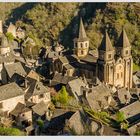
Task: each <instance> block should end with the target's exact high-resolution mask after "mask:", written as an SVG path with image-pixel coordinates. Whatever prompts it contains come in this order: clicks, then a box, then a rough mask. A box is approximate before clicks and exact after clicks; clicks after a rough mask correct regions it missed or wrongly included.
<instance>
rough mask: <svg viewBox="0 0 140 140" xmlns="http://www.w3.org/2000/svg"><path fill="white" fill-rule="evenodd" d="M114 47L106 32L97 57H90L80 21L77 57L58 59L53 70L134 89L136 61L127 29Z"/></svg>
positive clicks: (76, 45)
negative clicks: (132, 53) (134, 62)
mask: <svg viewBox="0 0 140 140" xmlns="http://www.w3.org/2000/svg"><path fill="white" fill-rule="evenodd" d="M114 46H115V47H113V46H112V43H111V41H110V38H109V36H108V33H107V32H105V36H104V37H103V39H102V42H101V45H100V46H99V47H98V57H97V56H96V55H94V54H91V53H90V51H89V39H88V38H87V36H86V32H85V29H84V26H83V22H82V19H81V20H80V27H79V33H78V38H75V39H74V54H72V55H69V56H68V55H67V56H61V57H59V58H58V59H57V60H56V61H55V62H54V70H55V71H58V72H59V73H62V74H64V75H68V76H83V75H84V76H85V77H86V78H90V79H92V78H94V77H95V76H96V77H98V78H99V79H100V81H101V82H104V83H105V84H109V85H111V86H115V87H126V88H131V87H132V72H133V69H132V68H133V59H132V55H131V45H130V43H129V40H128V37H127V35H126V32H125V30H124V29H123V31H122V33H121V35H120V38H119V40H118V42H117V43H116V44H115V45H114ZM55 71H54V72H55Z"/></svg>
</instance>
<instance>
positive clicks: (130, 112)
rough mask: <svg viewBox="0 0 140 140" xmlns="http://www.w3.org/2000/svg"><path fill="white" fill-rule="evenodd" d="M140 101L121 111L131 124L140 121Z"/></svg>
mask: <svg viewBox="0 0 140 140" xmlns="http://www.w3.org/2000/svg"><path fill="white" fill-rule="evenodd" d="M139 106H140V101H139V100H138V101H135V102H133V103H131V104H129V105H127V106H125V107H123V108H121V109H120V110H119V111H120V112H123V113H124V115H125V118H126V119H127V120H128V121H129V123H130V124H132V123H134V122H136V121H137V120H139V119H140V107H139Z"/></svg>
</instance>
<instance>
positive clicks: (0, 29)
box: [0, 20, 3, 34]
mask: <svg viewBox="0 0 140 140" xmlns="http://www.w3.org/2000/svg"><path fill="white" fill-rule="evenodd" d="M0 33H2V34H3V27H2V20H0Z"/></svg>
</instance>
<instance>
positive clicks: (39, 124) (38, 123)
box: [37, 119, 44, 128]
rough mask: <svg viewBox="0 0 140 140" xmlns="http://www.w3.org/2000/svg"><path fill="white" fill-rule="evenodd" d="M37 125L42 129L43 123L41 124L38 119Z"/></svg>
mask: <svg viewBox="0 0 140 140" xmlns="http://www.w3.org/2000/svg"><path fill="white" fill-rule="evenodd" d="M37 125H38V126H39V127H40V128H43V126H44V122H43V121H42V120H41V119H39V120H37Z"/></svg>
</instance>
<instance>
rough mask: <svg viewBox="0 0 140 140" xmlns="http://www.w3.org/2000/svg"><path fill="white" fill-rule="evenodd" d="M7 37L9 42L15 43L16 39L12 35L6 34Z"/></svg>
mask: <svg viewBox="0 0 140 140" xmlns="http://www.w3.org/2000/svg"><path fill="white" fill-rule="evenodd" d="M6 36H7V38H8V40H9V41H13V40H14V39H15V37H14V36H13V34H12V33H6Z"/></svg>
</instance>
